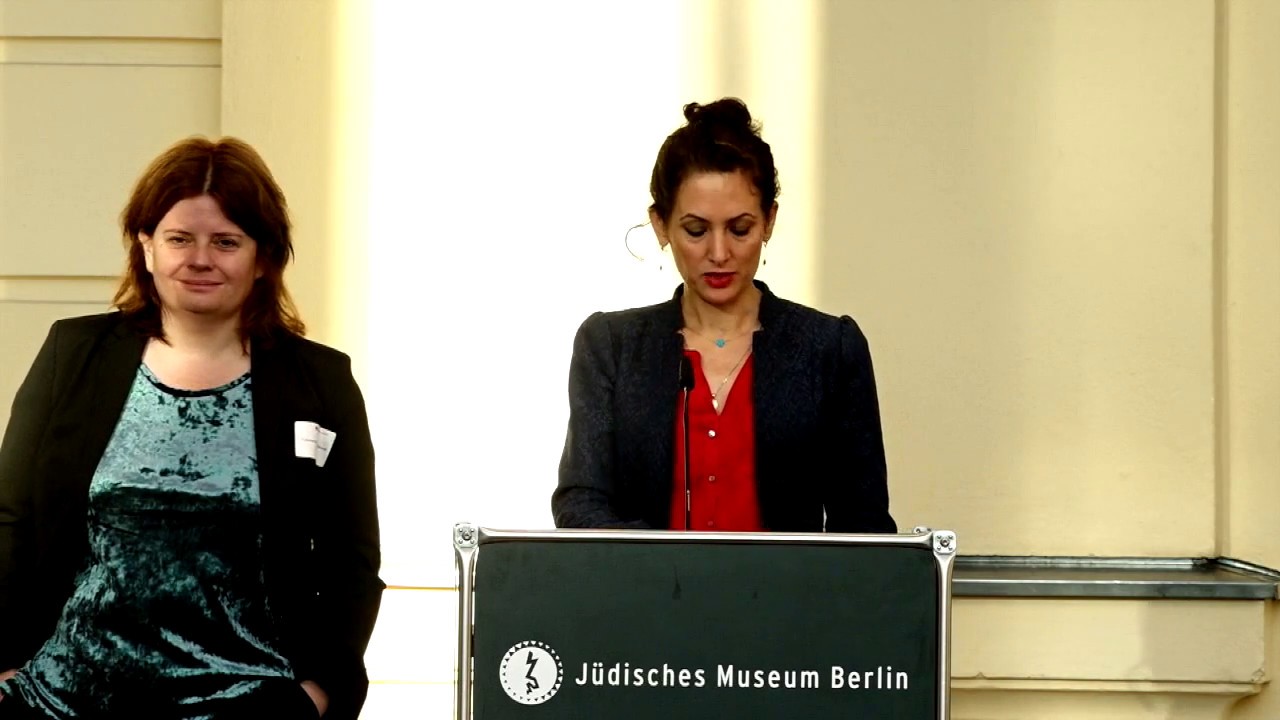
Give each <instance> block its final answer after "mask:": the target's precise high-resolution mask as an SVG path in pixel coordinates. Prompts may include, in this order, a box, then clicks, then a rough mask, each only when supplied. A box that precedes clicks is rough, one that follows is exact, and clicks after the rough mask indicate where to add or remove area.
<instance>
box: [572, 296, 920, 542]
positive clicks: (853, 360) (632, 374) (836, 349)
mask: <svg viewBox="0 0 1280 720" xmlns="http://www.w3.org/2000/svg"><path fill="white" fill-rule="evenodd" d="M756 287H758V288H759V289H760V290H761V291H762V293H763V297H762V299H761V301H760V325H761V330H759V331H757V332H756V333H755V335H754V338H753V340H752V342H753V344H754V348H755V349H754V351H753V353H754V361H753V362H754V363H755V367H754V383H753V386H752V388H751V392H752V397H753V400H754V402H755V443H756V492H757V494H758V495H759V498H758V499H759V504H760V515H761V520H762V522H763V525H764V527H765V528H766V529H768V530H773V531H790V532H819V531H822V530H823V529H824V528H825V529H826V530H827V531H829V532H873V533H892V532H896V531H897V526H896V525H895V524H894V521H893V518H892V517H891V516H890V515H889V495H888V489H887V486H886V479H885V460H884V441H883V439H882V437H881V434H880V409H879V404H878V401H877V398H876V387H875V378H874V376H873V374H872V369H871V353H870V351H869V350H868V348H867V341H866V338H864V337H863V335H862V331H861V330H859V329H858V325H857V324H856V323H855V322H854V321H853V319H852V318H849V317H847V316H846V317H840V318H837V317H834V316H831V315H827V314H824V313H821V312H818V311H817V310H814V309H812V308H807V307H805V306H803V305H799V304H797V303H793V302H789V301H787V300H783V299H781V298H779V297H777V296H776V295H774V294H773V293H772V292H770V291H769V288H768V287H767V286H766V285H765V284H764V283H760V282H757V283H756ZM682 291H683V287H682V288H680V289H677V290H676V293H675V297H673V298H672V299H671V300H669V301H667V302H664V303H662V304H660V305H652V306H650V307H644V308H637V309H633V310H623V311H620V312H610V313H595V314H594V315H592V316H591V317H589V318H587V320H586V321H585V322H584V323H583V324H582V326H581V327H580V328H579V330H578V334H577V337H576V338H575V339H574V343H573V359H572V361H571V362H570V365H569V431H568V435H567V437H566V438H565V444H564V453H563V455H562V456H561V458H560V484H559V486H558V487H557V488H556V491H555V493H554V494H553V495H552V498H551V509H552V512H553V513H554V514H555V522H556V526H557V527H586V528H657V529H665V528H668V527H670V514H671V509H670V507H671V494H672V489H673V487H672V483H673V466H674V462H675V455H674V453H675V448H674V446H675V431H676V426H677V425H676V412H677V408H678V402H679V373H680V358H681V356H682V353H683V347H684V343H683V340H682V338H681V336H680V334H679V331H680V328H681V327H682V326H683V320H682V316H681V312H680V295H681V292H682ZM824 511H825V525H824Z"/></svg>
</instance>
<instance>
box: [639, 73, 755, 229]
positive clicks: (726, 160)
mask: <svg viewBox="0 0 1280 720" xmlns="http://www.w3.org/2000/svg"><path fill="white" fill-rule="evenodd" d="M684 118H685V120H686V123H685V124H684V125H683V126H682V127H680V128H679V129H677V130H676V131H675V132H673V133H671V135H669V136H668V137H667V139H666V141H665V142H663V143H662V148H661V149H660V150H658V159H657V161H656V162H654V164H653V177H652V179H651V180H650V181H649V194H650V195H651V196H652V197H653V204H652V205H650V206H649V209H650V210H653V211H655V212H657V214H658V217H660V218H662V219H663V220H664V221H666V220H670V219H671V213H672V211H673V210H674V209H675V203H676V193H677V192H679V190H680V184H681V183H683V182H684V181H685V180H686V179H687V178H688V177H689V176H690V175H692V174H694V173H699V172H745V173H746V174H747V176H748V177H749V178H750V179H751V184H752V185H754V186H755V188H756V191H757V192H759V193H760V208H761V209H762V210H763V211H764V213H765V214H766V215H768V214H769V211H770V210H771V209H772V208H773V203H774V201H776V200H777V199H778V192H779V189H778V170H777V168H775V167H774V165H773V151H772V150H770V149H769V143H767V142H765V141H764V139H763V138H761V137H760V123H759V122H756V121H754V120H752V119H751V111H750V110H748V109H747V106H746V104H745V103H743V102H742V101H741V100H739V99H737V98H721V99H720V100H716V101H715V102H713V103H711V104H710V105H699V104H698V103H689V104H688V105H685V106H684Z"/></svg>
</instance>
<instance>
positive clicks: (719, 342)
mask: <svg viewBox="0 0 1280 720" xmlns="http://www.w3.org/2000/svg"><path fill="white" fill-rule="evenodd" d="M759 329H760V325H759V324H757V325H756V326H755V327H753V328H751V329H750V330H747V331H744V332H740V333H738V334H737V335H733V336H731V337H727V338H726V337H716V338H713V337H711V336H709V335H704V334H703V333H701V332H698V331H697V330H694V329H693V328H691V327H685V330H688V331H689V332H691V333H693V334H694V335H697V336H698V337H700V338H702V339H703V340H710V341H711V342H712V343H714V344H715V346H716V347H718V348H723V347H724V346H725V345H727V344H729V341H731V340H737V339H738V338H740V337H743V336H744V335H750V334H751V333H753V332H755V331H756V330H759Z"/></svg>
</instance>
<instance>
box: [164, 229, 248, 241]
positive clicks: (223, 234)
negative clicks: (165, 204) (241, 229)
mask: <svg viewBox="0 0 1280 720" xmlns="http://www.w3.org/2000/svg"><path fill="white" fill-rule="evenodd" d="M164 232H165V234H166V235H190V234H192V233H191V231H190V230H182V229H179V228H169V229H168V230H165V231H164ZM213 237H216V238H241V239H243V238H246V237H248V235H245V234H244V233H236V232H218V233H213Z"/></svg>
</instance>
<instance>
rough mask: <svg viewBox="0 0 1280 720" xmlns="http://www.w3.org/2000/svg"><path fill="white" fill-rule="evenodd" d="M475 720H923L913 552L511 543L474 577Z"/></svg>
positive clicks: (932, 605) (936, 595) (499, 545)
mask: <svg viewBox="0 0 1280 720" xmlns="http://www.w3.org/2000/svg"><path fill="white" fill-rule="evenodd" d="M474 591H475V595H474V598H475V609H474V629H475V636H474V644H473V647H472V650H473V657H474V663H473V665H472V678H471V683H472V686H471V690H472V705H473V706H472V712H473V717H474V718H475V720H542V719H546V718H567V719H573V720H578V719H581V720H594V719H596V718H600V719H602V720H603V719H608V720H641V719H643V720H650V719H652V720H657V719H659V718H661V719H662V720H679V719H681V718H689V719H691V720H692V719H694V718H697V719H698V720H705V719H707V718H733V719H735V720H750V719H753V718H777V719H780V720H793V719H798V718H806V719H813V720H817V719H821V718H867V719H869V720H872V719H873V720H881V719H883V720H890V719H892V720H917V719H918V720H934V719H935V718H937V717H938V716H939V715H938V702H939V678H938V669H939V652H941V648H940V647H939V645H940V641H939V636H940V632H939V622H940V620H939V614H940V613H939V608H940V605H941V603H940V593H941V592H942V590H941V589H940V580H939V572H938V564H937V562H936V560H935V556H934V554H933V552H931V551H930V550H929V549H926V548H923V547H904V546H896V547H895V546H876V545H868V544H862V545H850V544H784V543H764V544H752V543H716V542H699V543H652V542H625V541H616V542H612V541H611V542H599V541H581V542H579V541H569V542H564V541H538V540H533V541H518V542H494V543H486V544H481V545H480V547H479V548H478V551H477V554H476V560H475V583H474Z"/></svg>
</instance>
